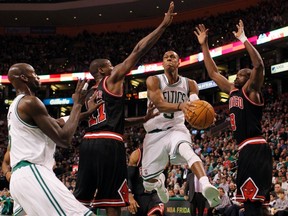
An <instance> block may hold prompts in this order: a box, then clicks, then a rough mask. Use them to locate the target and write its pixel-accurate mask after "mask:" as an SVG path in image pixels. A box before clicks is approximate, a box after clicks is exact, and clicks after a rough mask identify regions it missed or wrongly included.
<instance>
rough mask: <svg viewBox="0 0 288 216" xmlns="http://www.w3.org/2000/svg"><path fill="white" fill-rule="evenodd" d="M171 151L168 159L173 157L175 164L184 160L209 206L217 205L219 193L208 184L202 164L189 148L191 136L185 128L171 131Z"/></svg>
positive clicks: (190, 147)
mask: <svg viewBox="0 0 288 216" xmlns="http://www.w3.org/2000/svg"><path fill="white" fill-rule="evenodd" d="M171 149H174V150H173V152H172V155H171V154H170V157H171V156H172V157H175V159H174V161H175V162H181V158H182V159H184V160H185V161H186V162H187V163H188V165H189V167H190V168H191V170H192V172H193V173H194V174H195V175H196V176H197V178H198V179H199V182H200V184H201V188H202V194H203V195H204V197H205V198H206V199H207V200H208V202H209V205H210V206H211V207H215V206H217V205H219V204H220V197H219V191H218V190H217V188H216V187H214V186H213V185H211V183H210V182H209V179H208V177H207V176H206V172H205V170H204V166H203V163H202V161H201V159H200V158H199V156H198V155H197V154H196V153H195V152H194V150H193V148H192V146H191V135H190V133H189V131H188V129H187V128H186V127H184V126H183V128H182V130H179V128H178V130H175V131H173V146H172V148H171ZM179 156H180V157H179Z"/></svg>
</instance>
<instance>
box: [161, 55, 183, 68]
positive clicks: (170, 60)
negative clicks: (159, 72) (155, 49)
mask: <svg viewBox="0 0 288 216" xmlns="http://www.w3.org/2000/svg"><path fill="white" fill-rule="evenodd" d="M179 64H180V63H179V56H178V54H177V53H176V52H174V51H168V52H166V53H165V54H164V56H163V67H164V70H168V71H170V70H173V71H174V70H176V69H177V68H178V67H179Z"/></svg>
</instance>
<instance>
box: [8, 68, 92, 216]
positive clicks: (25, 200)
mask: <svg viewBox="0 0 288 216" xmlns="http://www.w3.org/2000/svg"><path fill="white" fill-rule="evenodd" d="M8 79H9V81H10V82H11V83H12V85H13V87H14V88H15V89H16V94H17V96H16V98H15V99H14V101H13V103H12V104H11V105H10V107H9V111H8V116H7V120H8V132H9V146H10V165H11V167H12V173H13V174H12V175H11V179H10V192H11V195H12V197H13V199H14V200H15V201H16V202H17V203H19V204H20V205H21V206H22V207H23V209H24V210H25V212H26V213H27V214H28V215H29V216H34V215H41V216H42V215H44V216H45V215H49V216H54V215H69V216H79V215H93V213H92V212H91V211H90V210H89V209H88V208H86V207H85V206H83V205H82V204H81V203H79V202H78V201H77V200H76V199H75V197H74V196H73V194H72V193H71V192H70V191H69V190H68V189H67V188H66V186H65V185H64V184H63V183H62V182H61V181H60V180H59V179H58V178H57V177H56V176H55V174H54V172H53V170H52V167H53V164H54V158H53V154H54V152H55V147H56V144H55V143H57V145H59V146H62V147H66V146H68V145H69V144H70V142H71V140H72V137H73V134H74V133H75V131H76V128H77V125H78V122H79V119H80V112H81V108H82V105H83V103H84V99H85V97H86V91H85V90H83V89H82V88H83V86H84V84H85V80H83V81H80V80H79V81H78V84H77V87H76V90H75V93H74V94H73V96H72V98H73V100H74V105H73V107H72V110H71V113H70V116H69V119H68V120H67V122H66V124H65V125H64V126H63V127H60V126H59V124H58V121H57V120H56V119H54V118H52V117H51V116H50V115H49V114H48V112H47V110H46V108H45V106H44V104H43V103H42V102H41V101H40V99H39V98H37V97H36V96H35V92H36V91H37V90H38V89H39V86H40V81H39V77H38V76H37V74H36V73H35V70H34V68H33V67H32V66H31V65H29V64H26V63H18V64H14V65H12V66H11V67H10V69H9V72H8Z"/></svg>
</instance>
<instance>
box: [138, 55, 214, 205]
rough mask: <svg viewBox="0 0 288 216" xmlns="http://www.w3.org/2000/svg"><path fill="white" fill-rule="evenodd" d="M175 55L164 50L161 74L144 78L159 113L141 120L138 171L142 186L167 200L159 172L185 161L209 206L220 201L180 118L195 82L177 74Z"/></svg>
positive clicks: (193, 96)
mask: <svg viewBox="0 0 288 216" xmlns="http://www.w3.org/2000/svg"><path fill="white" fill-rule="evenodd" d="M179 64H180V63H179V56H178V54H177V53H175V52H174V51H168V52H166V53H165V54H164V56H163V67H164V74H160V75H155V76H150V77H148V78H147V80H146V84H147V91H148V102H149V101H152V102H153V104H154V105H155V106H156V108H157V109H158V111H159V112H160V113H161V114H160V115H158V116H156V117H155V118H153V119H150V120H149V121H147V122H146V123H145V124H144V127H145V130H146V131H147V134H146V136H145V139H144V143H143V148H144V152H143V160H142V172H143V173H142V175H143V179H144V182H143V185H144V187H145V189H146V190H148V191H151V190H153V189H155V190H156V191H157V192H158V196H159V198H160V199H161V201H162V202H164V203H166V202H168V200H169V195H168V191H167V189H166V188H165V185H164V184H165V176H164V174H163V173H162V172H163V170H164V168H165V166H166V164H167V163H168V162H169V160H170V162H171V163H172V164H183V163H187V164H188V165H189V167H190V168H191V170H192V172H193V173H194V174H195V175H196V176H197V178H198V179H199V181H200V184H201V187H202V193H203V195H204V196H205V197H206V199H207V200H208V202H209V204H210V206H212V207H213V206H216V205H218V204H219V203H220V198H219V192H218V190H217V189H216V188H215V187H214V186H212V185H211V184H210V182H209V180H208V177H207V176H206V173H205V170H204V167H203V164H202V161H201V160H200V158H199V157H198V156H197V155H196V154H195V153H194V151H193V149H192V145H191V134H190V133H189V130H188V129H187V128H186V126H185V124H184V122H185V119H184V113H183V112H182V110H184V109H186V108H187V103H188V101H189V100H190V101H194V100H198V99H199V98H198V92H199V90H198V86H197V83H196V82H195V81H194V80H191V79H188V78H185V77H182V76H179V75H178V67H179Z"/></svg>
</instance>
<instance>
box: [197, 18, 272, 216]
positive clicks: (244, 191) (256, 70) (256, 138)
mask: <svg viewBox="0 0 288 216" xmlns="http://www.w3.org/2000/svg"><path fill="white" fill-rule="evenodd" d="M237 29H238V30H237V32H235V31H234V32H233V33H234V35H235V37H236V38H237V39H239V40H240V41H241V42H242V43H243V44H244V46H245V48H246V50H247V52H248V54H249V56H250V59H251V61H252V65H253V68H252V69H249V68H244V69H241V70H239V71H238V72H237V75H236V79H235V81H234V83H230V82H229V81H228V80H227V79H226V78H225V77H224V76H222V75H221V74H220V73H219V71H218V69H217V66H216V64H215V62H214V61H213V59H212V58H211V55H210V53H209V47H208V29H206V28H205V26H204V25H203V24H200V25H199V26H198V27H196V31H195V32H194V33H195V35H196V36H197V38H198V41H199V43H200V45H201V48H202V51H203V55H204V63H205V66H206V69H207V71H208V74H209V76H210V78H211V79H212V80H214V81H215V82H216V83H217V85H218V86H219V87H220V89H221V90H222V91H223V92H226V93H229V94H230V99H229V110H230V121H231V128H232V130H233V134H234V138H235V139H236V142H237V145H238V150H239V159H238V171H237V172H238V173H237V195H236V198H237V200H238V201H240V202H244V208H245V216H255V215H257V216H261V215H264V214H265V212H264V208H262V203H263V202H264V201H265V199H266V197H267V196H269V189H270V188H271V183H272V156H271V155H272V154H271V150H270V148H269V146H268V145H267V143H266V140H265V139H264V138H263V137H262V130H261V119H262V108H263V98H262V94H261V88H262V86H263V81H264V64H263V61H262V58H261V56H260V54H259V53H258V51H257V50H256V49H255V48H254V46H253V45H252V44H251V43H250V42H249V41H248V40H247V37H246V36H245V33H244V24H243V22H242V20H240V21H239V23H238V25H237Z"/></svg>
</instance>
